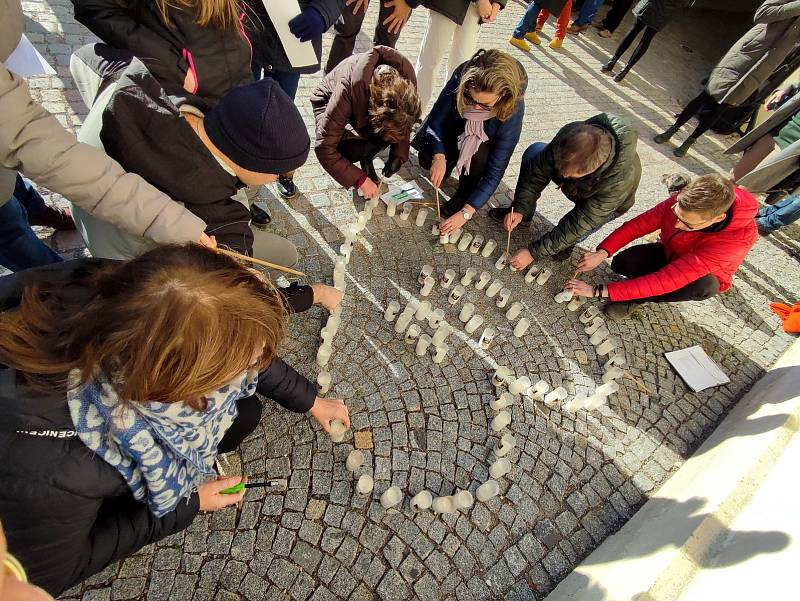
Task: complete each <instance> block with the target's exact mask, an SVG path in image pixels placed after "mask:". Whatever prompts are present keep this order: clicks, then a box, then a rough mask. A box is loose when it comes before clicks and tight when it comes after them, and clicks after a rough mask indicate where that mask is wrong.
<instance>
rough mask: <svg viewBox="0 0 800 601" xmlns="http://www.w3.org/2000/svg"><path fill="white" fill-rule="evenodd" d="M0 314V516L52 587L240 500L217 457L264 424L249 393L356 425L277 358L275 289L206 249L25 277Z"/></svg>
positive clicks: (35, 576) (175, 249) (22, 555)
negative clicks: (218, 469)
mask: <svg viewBox="0 0 800 601" xmlns="http://www.w3.org/2000/svg"><path fill="white" fill-rule="evenodd" d="M0 308H2V312H1V313H0V420H2V423H3V428H2V431H1V432H0V520H2V522H3V524H4V526H5V529H6V534H7V536H8V543H9V546H10V547H11V548H13V549H14V550H15V554H16V557H17V559H19V560H20V562H21V563H22V565H24V566H25V569H26V570H27V573H28V576H29V579H30V581H31V582H32V583H33V584H36V585H37V586H40V587H42V588H44V589H45V590H47V591H48V592H49V593H51V594H52V595H54V596H57V595H58V594H60V593H61V592H62V591H64V590H65V589H67V588H69V587H71V586H73V585H75V584H77V583H79V582H80V581H82V580H84V579H85V578H87V577H89V576H91V575H92V574H94V573H96V572H99V571H101V570H102V569H103V568H105V567H106V566H107V565H109V564H110V563H112V562H114V561H117V560H120V559H123V558H125V557H128V556H130V555H131V554H133V553H135V552H136V551H137V550H139V549H140V548H141V547H143V546H145V545H148V544H151V543H153V542H155V541H158V540H160V539H162V538H164V537H166V536H169V535H171V534H174V533H176V532H179V531H181V530H183V529H185V528H187V527H188V526H189V524H191V523H192V520H194V518H195V516H196V515H197V513H198V511H213V510H216V509H220V508H222V507H226V506H229V505H233V504H236V503H238V502H239V501H241V500H242V496H243V494H229V495H228V494H222V493H221V491H222V490H223V489H225V488H227V487H230V486H232V485H235V484H237V483H238V482H239V481H240V479H241V478H223V479H219V478H218V476H217V473H216V472H215V469H214V465H215V458H216V455H217V454H218V453H224V452H230V451H232V450H234V449H236V447H237V446H238V445H239V444H240V443H241V442H242V440H244V439H245V438H246V437H247V436H248V435H250V434H251V433H252V432H253V431H254V430H255V429H256V427H257V426H258V424H259V420H260V417H261V412H262V401H261V400H260V399H259V397H258V396H256V394H257V393H258V394H262V395H264V396H267V397H270V398H272V399H274V400H275V401H277V402H278V403H280V404H281V405H282V406H283V407H285V408H286V409H288V410H289V411H293V412H297V413H304V412H309V413H310V414H311V415H312V416H314V418H315V419H316V420H317V421H318V422H319V423H320V424H321V425H322V427H323V428H324V429H325V430H329V423H330V421H331V420H333V419H339V420H341V421H343V422H344V423H345V424H347V425H348V426H349V421H350V420H349V416H348V411H347V407H346V406H345V404H344V402H343V401H341V400H337V399H325V398H320V397H317V396H316V387H315V385H314V384H313V383H312V382H310V381H308V380H307V379H306V378H304V377H303V376H301V375H300V374H298V373H297V372H296V371H294V369H292V368H291V367H289V366H288V365H287V364H286V363H284V362H283V361H282V360H281V359H280V358H279V357H277V356H276V351H277V348H278V347H279V345H280V343H281V341H282V339H283V337H284V335H285V315H286V309H285V307H284V305H283V301H282V298H281V296H280V295H278V294H276V292H275V290H274V288H273V287H272V286H271V285H270V284H269V283H268V282H267V281H265V280H263V279H262V278H261V277H259V276H258V275H256V274H255V273H254V272H252V271H251V270H249V269H246V268H245V267H243V266H241V265H240V264H239V263H237V262H236V261H234V260H233V259H231V258H229V257H227V256H225V255H222V254H220V253H217V252H216V251H213V250H210V249H206V248H203V247H201V246H199V245H190V246H164V247H160V248H157V249H153V250H151V251H148V252H146V253H145V254H143V255H141V256H140V257H138V258H136V259H134V260H132V261H127V262H117V261H108V260H98V259H81V260H76V261H69V262H65V263H59V264H56V265H50V266H45V267H40V268H37V269H33V270H28V271H22V272H18V273H16V274H13V275H10V276H7V277H5V278H2V282H1V283H0ZM270 410H273V409H270Z"/></svg>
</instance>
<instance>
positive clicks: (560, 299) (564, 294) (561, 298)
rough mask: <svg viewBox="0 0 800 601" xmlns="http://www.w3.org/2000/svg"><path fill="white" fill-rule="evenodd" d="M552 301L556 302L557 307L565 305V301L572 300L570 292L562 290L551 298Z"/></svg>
mask: <svg viewBox="0 0 800 601" xmlns="http://www.w3.org/2000/svg"><path fill="white" fill-rule="evenodd" d="M553 300H554V301H556V302H557V303H558V304H559V305H560V304H561V303H566V302H567V301H570V300H572V292H570V291H568V290H562V291H561V292H559V293H558V294H556V295H555V296H554V297H553Z"/></svg>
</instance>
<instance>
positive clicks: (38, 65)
mask: <svg viewBox="0 0 800 601" xmlns="http://www.w3.org/2000/svg"><path fill="white" fill-rule="evenodd" d="M4 64H5V66H6V68H7V69H8V70H9V71H13V72H14V73H16V74H17V75H20V76H22V77H33V76H34V75H55V74H56V71H55V69H53V67H51V66H50V65H49V64H48V63H47V61H46V60H45V59H44V57H43V56H42V55H41V54H39V51H38V50H36V48H35V47H34V45H33V44H31V42H30V40H29V39H28V38H27V37H25V34H24V33H23V34H22V37H21V38H20V40H19V44H17V47H16V48H15V49H14V52H12V53H11V54H10V55H9V57H8V58H7V59H6V60H5V61H4Z"/></svg>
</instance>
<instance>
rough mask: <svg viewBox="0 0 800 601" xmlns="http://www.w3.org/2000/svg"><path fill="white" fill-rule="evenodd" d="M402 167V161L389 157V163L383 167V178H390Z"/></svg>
mask: <svg viewBox="0 0 800 601" xmlns="http://www.w3.org/2000/svg"><path fill="white" fill-rule="evenodd" d="M402 166H403V161H401V160H400V159H398V158H397V157H390V158H389V161H388V162H387V163H386V164H385V165H384V166H383V177H392V176H393V175H394V174H395V173H397V172H398V171H400V167H402Z"/></svg>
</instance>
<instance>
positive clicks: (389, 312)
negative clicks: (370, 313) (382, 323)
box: [383, 301, 400, 321]
mask: <svg viewBox="0 0 800 601" xmlns="http://www.w3.org/2000/svg"><path fill="white" fill-rule="evenodd" d="M399 311H400V303H398V302H397V301H391V302H390V303H389V304H388V305H386V311H384V312H383V318H384V319H385V320H386V321H394V318H395V317H397V313H398V312H399Z"/></svg>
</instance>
